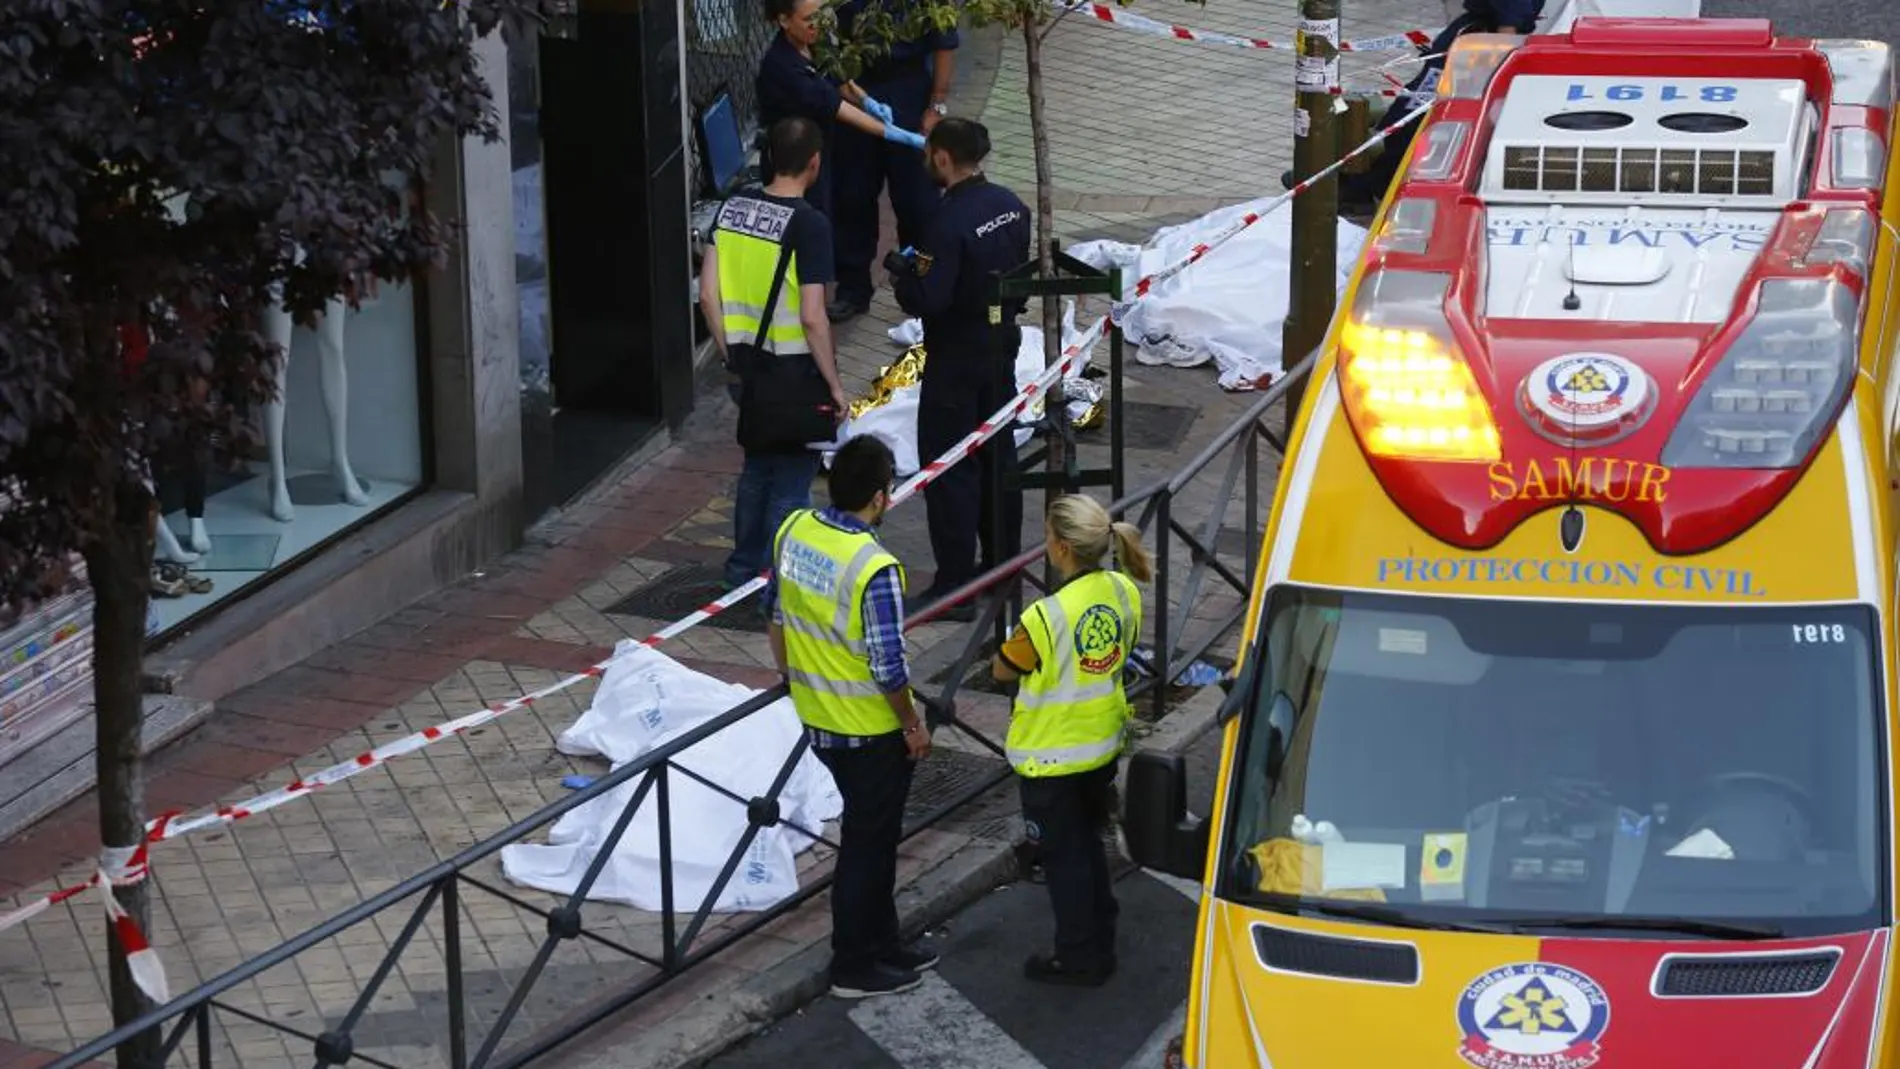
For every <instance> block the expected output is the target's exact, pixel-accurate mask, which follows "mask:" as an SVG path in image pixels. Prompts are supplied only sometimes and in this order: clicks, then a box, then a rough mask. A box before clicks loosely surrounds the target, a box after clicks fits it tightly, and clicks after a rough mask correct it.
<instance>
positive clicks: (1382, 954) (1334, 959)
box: [1253, 924, 1418, 984]
mask: <svg viewBox="0 0 1900 1069" xmlns="http://www.w3.org/2000/svg"><path fill="white" fill-rule="evenodd" d="M1253 941H1254V949H1255V950H1257V951H1258V952H1259V954H1260V963H1261V964H1263V965H1265V966H1266V967H1267V968H1269V969H1273V970H1275V971H1277V972H1289V973H1302V974H1305V975H1307V976H1328V977H1332V978H1335V979H1341V980H1364V981H1367V982H1370V983H1375V984H1416V983H1418V948H1417V947H1415V946H1413V945H1412V944H1410V943H1394V942H1388V941H1386V940H1381V939H1348V938H1344V937H1342V936H1333V935H1315V934H1313V933H1311V932H1295V931H1291V930H1288V929H1286V928H1275V927H1272V926H1270V925H1266V924H1256V925H1254V926H1253Z"/></svg>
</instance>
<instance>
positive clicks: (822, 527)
mask: <svg viewBox="0 0 1900 1069" xmlns="http://www.w3.org/2000/svg"><path fill="white" fill-rule="evenodd" d="M896 467H897V465H896V460H895V458H894V457H892V456H891V450H890V447H889V446H887V445H885V444H884V443H883V442H882V441H881V440H879V439H878V438H876V437H874V436H871V435H859V436H858V437H855V438H853V439H851V440H850V441H848V442H846V443H845V444H844V445H843V446H841V447H840V448H839V449H838V452H837V454H836V455H835V456H834V457H833V458H832V462H831V472H830V475H829V478H828V485H829V489H830V493H831V507H829V508H826V509H822V510H816V511H813V510H809V509H807V510H803V511H800V512H794V513H793V514H792V515H791V516H790V517H788V518H787V519H786V521H785V524H784V526H782V527H780V528H779V532H778V538H777V542H776V548H775V549H774V552H773V566H772V578H771V580H770V582H769V585H768V586H767V588H766V604H767V611H768V612H769V613H770V619H771V623H770V625H769V626H768V628H767V634H768V636H769V637H770V640H771V644H772V654H773V656H774V657H775V658H776V659H777V661H778V666H779V670H780V671H782V672H784V673H785V677H786V681H787V683H788V684H789V685H790V688H791V692H792V706H793V707H794V708H795V709H797V710H798V718H799V720H801V721H803V722H804V724H805V732H806V736H807V737H808V738H809V739H810V740H811V746H812V750H813V752H814V753H816V754H817V755H818V759H819V760H820V761H822V762H824V765H825V767H826V768H828V769H830V770H831V776H832V779H833V780H835V781H836V782H837V784H838V792H839V793H840V794H842V795H843V796H844V819H843V828H842V831H841V834H840V836H839V841H838V863H837V868H836V870H835V873H834V876H833V880H832V885H831V924H832V927H831V950H832V960H831V991H832V994H834V995H837V996H839V997H841V998H870V997H872V996H876V995H889V994H895V993H897V992H899V991H905V990H908V989H910V988H912V987H915V986H917V984H918V983H919V982H921V977H920V976H918V972H919V971H920V970H923V969H928V968H930V967H931V966H932V965H935V964H936V963H937V953H936V950H935V949H934V948H932V947H931V946H929V945H928V944H927V943H925V942H914V943H904V942H902V941H901V940H900V939H899V935H898V928H897V905H896V897H895V896H896V891H897V844H898V840H899V839H900V838H901V837H902V834H903V830H904V799H905V797H906V796H907V795H909V793H910V781H911V772H912V770H913V768H914V767H915V765H914V762H915V761H916V760H917V759H918V758H920V757H922V756H924V755H925V754H927V753H929V752H930V732H929V728H928V727H927V726H926V725H925V724H924V722H923V720H922V718H920V717H919V716H918V714H917V710H916V708H915V706H914V705H913V704H912V701H911V693H910V677H909V672H908V668H907V666H906V665H905V661H904V637H903V634H904V604H903V589H904V568H903V566H902V565H901V564H899V563H898V562H897V558H896V557H893V556H892V555H891V554H890V553H889V551H887V550H886V549H885V548H884V547H883V546H882V545H881V544H879V542H878V540H877V534H876V529H877V527H878V525H879V524H881V523H883V521H884V512H885V510H886V509H888V508H890V504H891V490H892V480H893V478H894V476H895V474H896Z"/></svg>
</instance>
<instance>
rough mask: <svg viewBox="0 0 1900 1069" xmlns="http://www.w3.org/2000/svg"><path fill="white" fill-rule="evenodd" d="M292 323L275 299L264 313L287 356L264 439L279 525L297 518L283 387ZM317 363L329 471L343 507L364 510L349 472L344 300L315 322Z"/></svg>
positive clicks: (268, 332) (267, 328)
mask: <svg viewBox="0 0 1900 1069" xmlns="http://www.w3.org/2000/svg"><path fill="white" fill-rule="evenodd" d="M293 325H294V324H293V323H292V322H291V318H290V313H289V312H287V311H285V310H284V308H283V305H282V302H281V301H273V302H272V303H271V306H270V308H269V309H268V310H267V311H266V312H265V313H264V334H265V337H267V338H269V339H270V341H271V342H272V343H274V344H276V345H278V346H280V347H281V348H282V349H283V351H284V355H283V358H282V359H280V360H278V361H277V367H276V374H277V398H276V400H274V401H272V402H271V403H270V404H269V405H267V406H266V407H265V409H264V437H265V441H266V443H267V445H268V446H269V449H270V493H271V496H270V514H271V517H272V518H273V519H275V520H277V521H278V522H279V523H289V522H290V521H291V519H292V518H293V517H294V516H295V515H296V511H295V509H293V508H292V507H291V504H290V485H289V481H288V477H287V476H286V474H285V472H284V388H285V385H286V383H287V380H288V379H289V377H290V333H291V328H292V326H293ZM316 334H317V360H318V362H319V363H320V365H321V368H320V375H321V378H322V383H323V410H324V413H325V414H326V415H328V416H329V419H330V467H331V471H332V472H333V473H334V474H335V475H336V480H337V484H338V489H339V490H340V491H341V492H342V495H343V503H344V504H346V505H354V506H356V507H359V508H360V507H362V506H364V505H367V504H369V496H368V495H367V494H365V493H364V492H363V484H362V483H360V482H358V481H357V479H356V473H355V472H354V471H352V470H351V468H350V454H349V448H348V442H349V422H350V394H349V376H348V372H347V370H346V368H345V367H344V363H343V357H344V352H343V302H342V301H341V300H333V301H331V302H330V303H329V304H328V305H327V306H326V307H325V308H324V311H323V315H322V316H321V317H319V318H318V320H317V328H316Z"/></svg>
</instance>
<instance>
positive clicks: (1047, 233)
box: [1023, 17, 1074, 509]
mask: <svg viewBox="0 0 1900 1069" xmlns="http://www.w3.org/2000/svg"><path fill="white" fill-rule="evenodd" d="M1023 65H1024V67H1026V68H1027V70H1028V74H1029V140H1030V143H1031V144H1032V145H1033V146H1034V148H1035V157H1036V274H1037V275H1038V276H1040V277H1042V278H1044V279H1049V278H1054V277H1055V271H1056V265H1055V233H1056V213H1055V189H1054V179H1053V178H1052V177H1051V176H1050V173H1049V110H1048V107H1047V105H1046V101H1045V99H1044V96H1043V86H1042V26H1041V25H1040V24H1039V20H1037V19H1036V18H1033V17H1031V18H1025V19H1024V20H1023ZM1039 299H1040V300H1041V302H1042V352H1043V366H1045V367H1053V366H1054V365H1055V363H1056V361H1058V360H1060V359H1062V300H1061V298H1059V297H1047V296H1046V297H1042V298H1039ZM1044 396H1045V398H1046V400H1045V401H1044V402H1043V412H1044V414H1045V415H1047V416H1048V418H1049V426H1050V428H1051V430H1052V431H1053V433H1052V434H1051V435H1050V436H1049V460H1048V464H1047V467H1048V471H1049V475H1050V476H1051V477H1052V478H1053V479H1054V480H1056V484H1057V485H1058V486H1059V487H1060V489H1061V490H1062V492H1064V493H1067V492H1068V491H1070V490H1072V489H1074V488H1073V487H1071V486H1069V485H1068V482H1067V478H1066V474H1067V472H1068V465H1069V449H1068V445H1069V442H1068V438H1067V430H1066V427H1067V424H1068V408H1069V401H1068V395H1067V394H1066V393H1065V392H1064V391H1063V389H1062V380H1061V379H1059V378H1058V379H1057V380H1056V381H1055V382H1054V383H1052V384H1051V385H1050V387H1049V392H1048V393H1047V394H1046V395H1044ZM1042 499H1043V506H1044V508H1045V509H1046V508H1047V507H1048V506H1049V505H1050V504H1052V503H1053V502H1054V501H1055V499H1056V495H1055V494H1053V493H1047V492H1045V493H1044V494H1043V495H1042Z"/></svg>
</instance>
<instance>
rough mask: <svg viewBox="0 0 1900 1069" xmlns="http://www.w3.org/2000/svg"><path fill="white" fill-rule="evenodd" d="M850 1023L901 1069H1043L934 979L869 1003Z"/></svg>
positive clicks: (980, 1013)
mask: <svg viewBox="0 0 1900 1069" xmlns="http://www.w3.org/2000/svg"><path fill="white" fill-rule="evenodd" d="M850 1017H851V1023H852V1024H855V1025H857V1026H858V1028H859V1030H861V1031H862V1032H863V1033H864V1034H865V1035H867V1036H869V1037H870V1038H871V1040H872V1042H874V1043H876V1044H877V1045H878V1046H879V1047H882V1048H883V1049H884V1053H886V1054H888V1055H890V1056H891V1057H892V1058H893V1059H894V1060H896V1062H897V1064H899V1065H901V1066H903V1069H970V1067H971V1066H982V1069H1045V1067H1044V1066H1043V1064H1042V1063H1041V1062H1039V1061H1037V1060H1036V1058H1035V1055H1032V1054H1030V1053H1029V1052H1028V1051H1026V1050H1024V1049H1023V1048H1022V1046H1021V1045H1020V1044H1018V1043H1017V1042H1016V1041H1015V1040H1013V1039H1011V1038H1010V1037H1009V1034H1008V1033H1006V1032H1004V1031H1003V1030H1002V1029H1001V1028H999V1027H997V1025H996V1022H995V1021H992V1020H990V1019H989V1018H988V1017H985V1016H983V1011H982V1010H979V1009H977V1008H976V1007H975V1006H973V1005H971V1004H970V1001H969V1000H968V999H966V998H964V997H963V996H962V995H960V994H958V993H957V989H956V988H954V987H951V986H950V985H949V984H948V983H946V982H945V981H944V980H943V979H942V978H941V977H939V976H938V975H937V974H936V973H925V974H924V982H923V983H922V984H921V985H919V986H917V987H914V988H912V989H911V990H909V991H906V992H904V993H903V994H901V995H891V996H889V997H886V998H876V999H867V1000H865V1001H864V1002H861V1003H859V1004H858V1005H857V1006H855V1007H853V1008H852V1010H851V1013H850Z"/></svg>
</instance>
